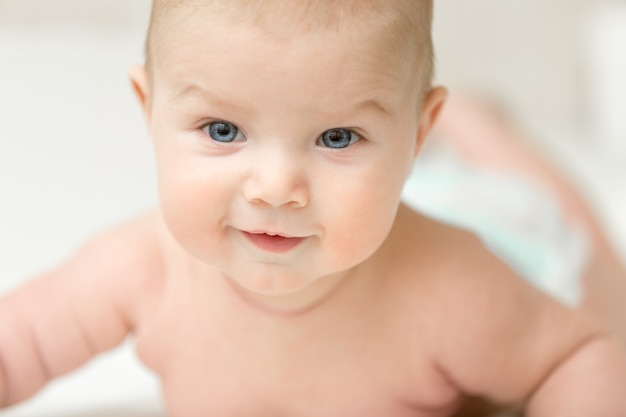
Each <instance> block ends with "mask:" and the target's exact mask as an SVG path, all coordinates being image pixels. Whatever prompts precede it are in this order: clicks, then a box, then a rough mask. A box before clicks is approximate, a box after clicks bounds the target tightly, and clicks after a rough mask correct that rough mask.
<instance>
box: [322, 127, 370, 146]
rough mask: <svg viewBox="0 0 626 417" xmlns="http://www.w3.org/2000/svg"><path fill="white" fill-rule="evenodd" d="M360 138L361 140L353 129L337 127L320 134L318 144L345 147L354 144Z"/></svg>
mask: <svg viewBox="0 0 626 417" xmlns="http://www.w3.org/2000/svg"><path fill="white" fill-rule="evenodd" d="M359 140H361V138H360V137H359V135H357V134H356V133H354V132H352V131H351V130H348V129H344V128H335V129H329V130H327V131H326V132H324V133H322V136H320V138H319V139H318V142H317V143H318V145H321V146H325V147H327V148H331V149H344V148H347V147H348V146H351V145H354V144H355V143H356V142H358V141H359Z"/></svg>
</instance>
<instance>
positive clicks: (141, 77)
mask: <svg viewBox="0 0 626 417" xmlns="http://www.w3.org/2000/svg"><path fill="white" fill-rule="evenodd" d="M128 76H129V78H130V82H131V85H132V86H133V91H134V92H135V95H136V96H137V99H138V100H139V104H140V105H141V110H142V111H143V114H144V117H145V118H146V122H147V123H148V125H150V113H151V100H150V83H149V81H148V73H147V72H146V68H145V67H144V66H143V65H134V66H132V67H131V68H130V70H129V71H128Z"/></svg>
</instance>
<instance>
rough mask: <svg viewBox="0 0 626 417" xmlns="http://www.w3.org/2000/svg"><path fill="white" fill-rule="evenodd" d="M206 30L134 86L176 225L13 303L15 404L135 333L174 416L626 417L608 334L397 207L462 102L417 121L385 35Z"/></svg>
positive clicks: (150, 220)
mask: <svg viewBox="0 0 626 417" xmlns="http://www.w3.org/2000/svg"><path fill="white" fill-rule="evenodd" d="M188 19H190V21H186V22H185V24H184V25H181V26H176V25H174V26H173V27H174V28H175V30H174V29H168V30H171V31H172V32H171V33H170V32H168V33H166V35H167V36H166V37H167V39H168V42H166V43H164V44H163V45H164V46H163V48H164V51H162V52H163V55H162V56H161V59H160V62H161V63H163V62H166V63H169V64H170V65H163V64H161V66H160V67H156V68H154V71H153V72H152V74H153V78H152V80H150V79H149V78H148V76H147V73H146V71H145V69H144V68H139V67H138V68H134V69H133V71H132V80H133V83H134V86H135V90H136V92H137V94H138V97H139V100H140V103H141V105H142V108H143V110H144V112H145V115H146V120H147V121H148V125H149V129H150V132H151V134H152V136H153V140H154V145H155V153H156V159H157V169H158V176H159V188H160V202H161V206H160V209H159V210H158V211H155V212H153V213H150V214H147V215H145V216H143V217H141V218H139V219H136V220H133V221H130V222H129V223H127V224H125V225H121V226H119V227H118V228H116V229H113V230H111V231H109V232H107V233H105V234H103V235H101V236H100V237H98V238H96V239H94V241H92V242H91V243H90V244H88V245H86V246H85V248H83V249H82V250H81V251H80V252H79V253H78V254H77V255H76V256H75V257H74V258H73V259H71V260H70V261H68V262H67V263H66V264H65V265H63V266H62V267H60V268H59V269H58V270H56V271H53V272H52V273H50V274H47V275H46V276H44V277H41V278H40V279H38V280H35V281H33V283H31V284H30V285H28V286H26V287H24V288H23V289H21V290H18V291H17V292H16V293H14V294H11V295H9V296H7V297H5V298H3V299H2V300H1V301H0V317H2V320H1V321H0V361H1V362H0V363H1V364H2V368H1V374H0V405H3V406H5V405H10V404H14V403H16V402H18V401H21V400H24V399H26V398H27V397H29V396H30V395H32V394H34V393H35V392H36V391H37V390H38V389H39V388H41V387H42V386H43V385H44V384H45V383H46V382H47V381H49V380H50V379H51V378H54V377H56V376H59V375H62V374H64V373H67V372H69V371H71V370H72V369H75V368H76V367H78V366H80V365H81V364H82V363H84V362H85V361H87V360H88V359H89V358H91V357H92V356H93V355H95V354H97V353H99V352H102V351H104V350H106V349H109V348H111V347H113V346H115V345H117V344H119V343H120V342H121V341H122V340H123V339H124V338H125V337H126V336H127V335H128V334H129V333H132V334H134V335H135V337H136V340H137V349H138V352H139V355H140V357H141V358H142V360H143V361H144V362H145V363H146V365H147V366H149V367H150V368H152V369H153V370H154V371H155V372H156V373H157V374H158V376H159V377H160V379H161V382H162V387H163V396H164V400H165V403H166V406H167V409H168V412H169V415H171V416H172V417H196V416H197V417H200V416H202V417H205V416H209V415H220V416H221V415H228V416H236V417H238V416H259V415H260V416H272V417H276V416H283V415H284V416H294V417H299V416H302V417H305V416H306V417H315V416H320V417H321V416H324V417H333V416H337V417H339V416H341V417H349V416H355V417H356V416H359V417H368V416H372V417H375V416H376V417H380V416H389V417H402V416H407V417H408V416H412V417H439V416H441V417H448V416H451V415H453V414H454V413H455V412H456V411H457V409H458V408H459V406H461V404H462V403H463V401H464V399H465V398H466V397H468V396H472V397H481V398H485V399H488V400H489V401H491V402H493V403H502V404H507V405H514V406H515V405H519V406H524V407H525V410H526V413H527V415H528V416H530V417H553V416H557V415H558V416H560V415H563V416H566V415H568V416H569V415H576V413H578V414H580V415H593V416H596V417H618V416H622V415H623V414H624V411H625V410H626V403H625V402H624V401H625V400H624V398H623V395H622V390H623V386H624V384H626V361H625V358H624V352H623V351H622V350H621V347H620V346H619V345H618V344H617V343H616V342H615V341H614V340H613V338H612V336H611V335H610V334H609V333H608V332H607V331H606V329H604V328H603V326H602V324H601V323H600V322H599V321H596V320H594V319H593V318H592V317H589V316H588V315H587V314H586V313H585V312H584V311H574V310H570V309H567V308H565V307H564V306H562V305H560V304H558V303H557V302H555V301H554V300H552V299H550V298H548V297H547V296H545V295H544V294H542V293H540V292H538V291H536V290H534V289H533V288H531V287H530V286H529V285H528V284H527V283H525V282H524V281H523V280H521V279H520V278H519V277H517V276H515V275H514V274H513V273H512V271H511V270H510V269H509V268H507V267H506V266H505V265H504V264H503V263H502V262H500V261H498V260H497V259H496V258H494V257H493V256H492V255H491V254H490V253H489V252H488V251H487V250H486V249H485V248H484V247H483V245H482V244H481V243H480V242H479V240H478V239H477V238H476V237H474V236H472V235H470V234H468V233H467V232H463V231H460V230H457V229H454V228H451V227H448V226H444V225H442V224H439V223H436V222H434V221H432V220H428V219H426V218H425V217H423V216H421V215H419V214H417V213H415V212H413V211H411V210H409V209H408V208H407V207H405V206H404V205H402V204H400V203H399V201H400V193H401V190H402V185H403V184H404V181H405V179H406V177H407V175H408V173H409V172H410V169H411V166H412V163H413V161H414V159H415V157H416V156H417V154H418V153H419V150H420V148H421V145H422V144H423V142H424V140H425V138H426V135H427V134H428V132H429V131H430V129H431V127H432V126H433V124H434V122H435V120H436V119H437V116H438V113H439V110H440V109H441V106H442V104H443V102H444V100H445V97H446V92H445V90H444V89H442V88H434V89H431V90H429V91H428V92H427V94H426V98H425V99H424V100H423V101H422V102H420V104H421V106H419V109H417V108H416V103H418V102H419V100H418V96H419V94H420V92H419V91H416V89H415V88H412V87H411V86H412V85H413V84H412V82H413V80H412V77H411V76H410V75H407V72H406V71H404V69H405V68H406V67H405V66H404V65H403V62H401V61H402V60H401V58H402V57H403V56H405V55H404V53H400V52H398V51H395V53H381V52H380V51H373V50H372V48H373V46H372V45H375V44H378V43H377V42H375V41H377V40H378V39H379V38H381V37H382V36H383V34H384V33H385V31H384V29H385V28H384V27H378V26H376V24H374V23H375V22H368V26H367V28H368V30H367V31H364V30H360V29H362V28H356V29H358V30H353V29H355V28H352V27H350V26H349V25H348V26H347V27H345V28H344V27H342V28H341V29H340V30H338V31H335V32H332V33H327V32H324V31H321V32H313V33H309V34H307V36H298V35H297V34H296V35H295V36H292V37H289V38H285V37H278V38H277V37H274V36H272V35H271V34H268V33H267V32H264V31H262V30H260V29H259V28H256V27H252V26H250V25H246V26H233V24H232V22H223V21H211V20H210V16H208V15H205V14H203V10H202V8H201V7H198V8H195V9H194V13H192V14H190V15H189V16H188ZM206 22H210V23H211V24H210V25H206V24H205V23H206ZM331 35H332V36H331ZM329 45H330V46H329ZM200 52H202V53H200ZM374 52H376V54H375V53H374ZM385 52H387V51H385ZM381 56H384V57H385V58H386V59H385V60H384V61H383V62H385V64H386V65H384V67H382V68H381V65H380V60H379V59H378V58H380V57H381ZM372 57H376V58H377V59H369V58H372ZM168 60H169V61H168ZM268 62H270V63H271V68H268V70H267V71H259V68H263V66H264V65H265V66H267V63H268ZM337 63H341V65H337ZM555 329H558V332H556V331H555Z"/></svg>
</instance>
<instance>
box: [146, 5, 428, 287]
mask: <svg viewBox="0 0 626 417" xmlns="http://www.w3.org/2000/svg"><path fill="white" fill-rule="evenodd" d="M203 19H204V20H203ZM192 20H193V23H192V24H186V25H184V26H185V28H184V29H182V28H176V29H175V32H176V33H170V34H169V36H168V41H167V43H165V44H163V45H161V46H160V48H161V51H160V52H159V57H160V59H159V63H158V65H157V67H156V68H155V69H154V78H153V90H152V91H150V92H149V93H148V94H149V95H150V97H151V103H152V104H151V107H150V108H149V110H148V111H149V119H150V128H151V133H152V136H153V138H154V142H155V149H156V158H157V168H158V178H159V188H160V198H161V208H162V212H163V215H164V218H165V221H166V223H167V224H168V227H169V228H170V230H171V232H172V234H173V235H174V237H175V238H176V239H177V240H178V242H179V243H180V244H181V245H182V246H183V247H184V248H185V249H186V250H187V251H188V252H189V253H190V254H192V255H193V256H194V257H196V258H197V259H199V260H201V261H203V262H204V263H206V264H209V265H211V266H214V267H216V268H218V269H219V270H220V271H222V272H223V273H225V274H226V275H227V276H229V277H231V278H232V279H234V280H236V281H237V282H238V283H239V284H241V285H242V286H243V287H244V288H246V289H247V290H250V291H253V292H255V293H258V294H271V295H284V294H289V293H291V292H295V291H298V290H300V289H302V288H304V287H306V286H307V285H309V284H311V283H312V282H314V281H315V280H318V279H320V278H321V277H324V276H329V275H334V274H339V273H342V272H344V271H348V270H350V269H351V268H353V267H355V266H356V265H359V264H360V263H362V262H363V261H364V260H366V259H367V258H368V257H370V256H371V255H372V254H373V253H374V252H375V251H376V250H377V248H379V246H380V245H381V244H382V243H383V241H384V240H385V238H386V237H387V235H388V233H389V231H390V228H391V226H392V224H393V221H394V218H395V215H396V211H397V208H398V205H399V198H400V192H401V189H402V187H403V184H404V181H405V178H406V177H407V175H408V173H409V172H410V169H411V165H412V162H413V160H414V156H415V154H416V152H417V141H418V140H417V137H418V114H417V110H416V107H417V105H416V102H417V101H418V100H417V91H415V90H416V89H415V88H413V87H412V84H413V80H411V79H409V77H408V76H407V75H406V74H404V73H403V72H402V71H400V68H401V67H402V62H401V57H398V56H394V55H391V54H389V55H387V54H385V53H381V52H380V51H374V50H370V48H369V45H370V41H371V39H370V37H371V38H372V39H373V38H374V37H375V36H376V34H375V33H373V34H359V35H354V34H353V33H351V32H350V31H349V30H340V31H338V32H336V33H323V32H321V33H313V34H310V35H306V36H304V35H300V36H298V35H296V36H294V37H290V38H289V39H278V38H276V37H273V36H271V35H269V34H268V33H266V32H264V31H263V30H260V29H257V28H254V27H246V28H244V27H236V26H234V25H233V24H229V23H228V22H221V21H217V20H216V19H211V18H210V17H206V16H202V13H201V12H198V13H197V14H196V15H195V16H194V17H193V18H192ZM172 32H174V31H172Z"/></svg>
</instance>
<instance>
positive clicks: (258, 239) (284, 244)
mask: <svg viewBox="0 0 626 417" xmlns="http://www.w3.org/2000/svg"><path fill="white" fill-rule="evenodd" d="M243 234H244V235H245V236H246V238H248V240H249V241H250V242H252V243H253V244H254V245H255V246H256V247H258V248H260V249H262V250H264V251H267V252H273V253H285V252H288V251H290V250H291V249H294V248H295V247H296V246H298V245H299V244H300V243H302V242H303V241H304V239H305V238H303V237H287V236H281V235H270V234H267V233H250V232H243Z"/></svg>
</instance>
